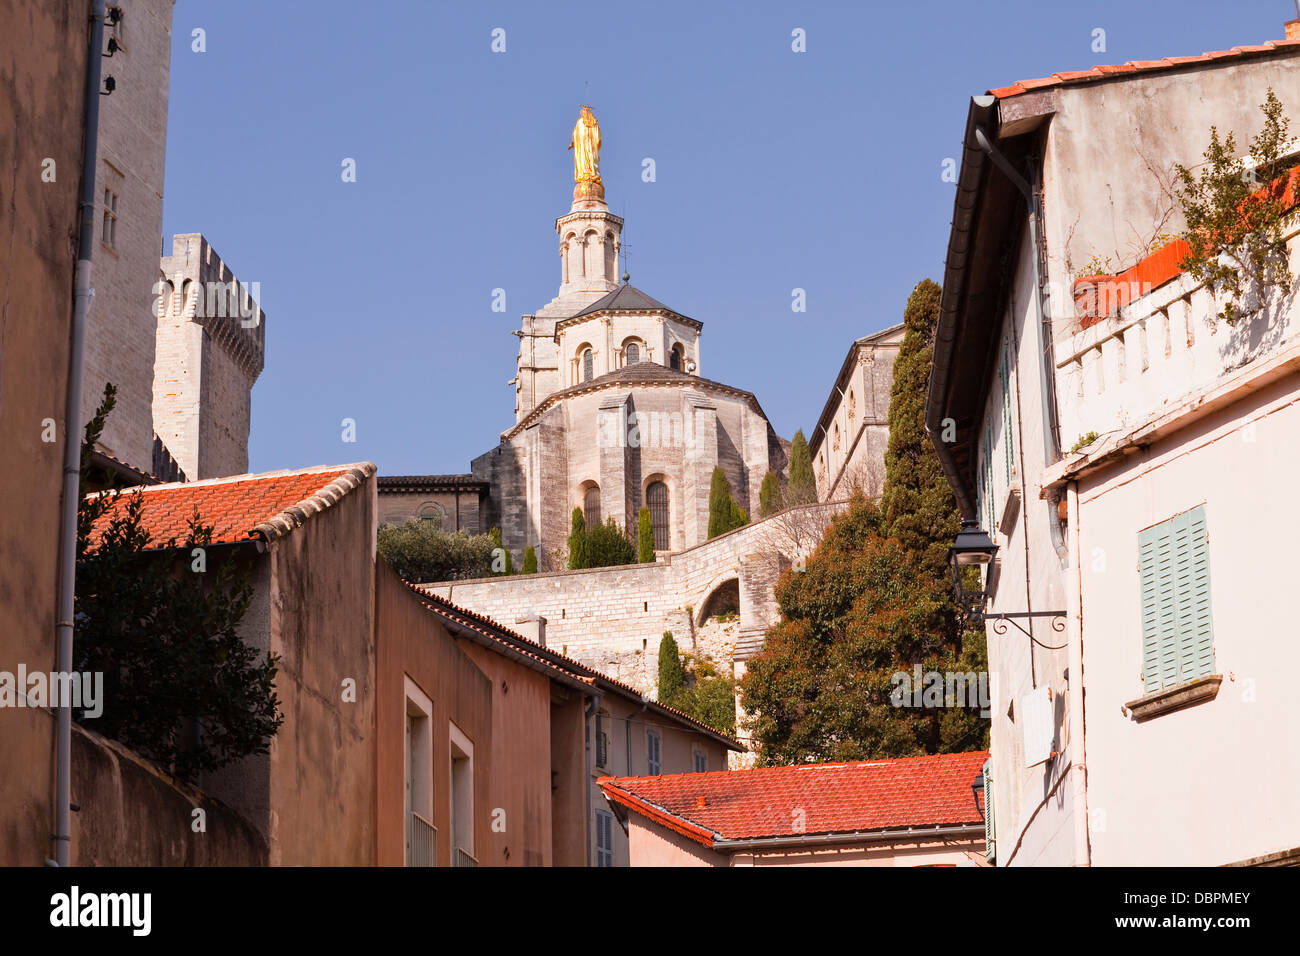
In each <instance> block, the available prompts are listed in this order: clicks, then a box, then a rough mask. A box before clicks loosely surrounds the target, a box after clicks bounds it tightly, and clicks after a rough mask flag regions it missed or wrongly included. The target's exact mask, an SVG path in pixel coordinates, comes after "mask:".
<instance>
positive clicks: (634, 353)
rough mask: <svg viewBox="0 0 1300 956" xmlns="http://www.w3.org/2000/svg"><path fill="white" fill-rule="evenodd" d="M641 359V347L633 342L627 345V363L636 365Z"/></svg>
mask: <svg viewBox="0 0 1300 956" xmlns="http://www.w3.org/2000/svg"><path fill="white" fill-rule="evenodd" d="M639 361H641V349H640V348H639V347H638V346H637V344H636V343H635V342H633V343H631V344H630V345H628V347H627V364H628V365H635V364H636V363H637V362H639Z"/></svg>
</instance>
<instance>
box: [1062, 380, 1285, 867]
mask: <svg viewBox="0 0 1300 956" xmlns="http://www.w3.org/2000/svg"><path fill="white" fill-rule="evenodd" d="M1297 435H1300V375H1295V374H1293V375H1291V376H1289V377H1288V378H1286V379H1284V380H1281V381H1279V382H1277V383H1275V384H1274V385H1272V386H1270V387H1267V388H1265V389H1262V390H1260V391H1258V392H1255V393H1254V394H1252V395H1251V396H1250V397H1249V398H1247V399H1245V400H1243V401H1242V402H1240V403H1238V404H1236V405H1233V406H1230V407H1228V408H1226V409H1224V410H1223V411H1221V412H1219V413H1218V414H1216V415H1213V416H1211V417H1209V418H1207V419H1205V420H1203V421H1201V422H1198V423H1197V424H1195V425H1194V426H1192V427H1189V428H1187V429H1186V430H1184V431H1182V432H1179V433H1178V434H1176V435H1174V436H1172V437H1170V438H1168V439H1166V440H1164V441H1160V442H1157V443H1156V444H1154V445H1152V446H1150V447H1149V448H1146V449H1143V450H1135V453H1134V454H1133V455H1131V456H1130V457H1128V458H1126V459H1125V460H1124V461H1123V462H1122V463H1121V464H1119V465H1117V466H1116V467H1114V468H1112V469H1109V470H1107V471H1105V472H1103V473H1101V474H1098V475H1097V476H1095V477H1090V478H1088V479H1086V480H1084V481H1081V482H1080V490H1079V512H1080V529H1079V530H1080V541H1081V551H1082V554H1083V556H1084V560H1083V562H1082V572H1083V573H1082V593H1083V649H1084V673H1085V675H1086V682H1087V691H1088V697H1087V701H1088V703H1087V719H1088V805H1089V811H1090V813H1089V819H1090V827H1089V837H1090V840H1091V844H1092V860H1093V863H1094V864H1097V865H1103V866H1108V865H1150V864H1162V865H1198V866H1199V865H1211V866H1212V865H1220V864H1224V863H1230V862H1234V861H1237V860H1242V859H1245V858H1248V857H1252V856H1259V855H1263V854H1266V853H1269V852H1273V851H1276V850H1282V849H1290V848H1293V847H1297V846H1300V818H1298V817H1297V815H1296V812H1295V811H1296V807H1300V751H1297V749H1296V747H1295V745H1294V742H1295V740H1296V739H1297V738H1298V737H1300V711H1298V710H1297V709H1296V706H1295V695H1294V691H1293V686H1292V682H1293V677H1294V675H1295V673H1297V671H1300V644H1298V643H1297V641H1296V634H1297V627H1296V622H1295V612H1294V608H1293V607H1292V606H1291V604H1290V603H1289V600H1288V599H1289V597H1290V595H1291V594H1292V593H1293V592H1294V590H1295V562H1294V560H1293V556H1292V555H1291V554H1290V553H1289V552H1290V551H1291V547H1290V541H1291V539H1290V537H1289V536H1288V535H1287V534H1286V532H1285V527H1286V522H1285V520H1280V515H1279V513H1278V511H1277V510H1276V508H1275V505H1276V504H1277V503H1279V502H1282V501H1286V500H1288V499H1289V497H1290V491H1291V489H1292V487H1293V485H1294V480H1295V475H1296V474H1297V473H1300V445H1298V444H1297V442H1296V440H1295V439H1296V436H1297ZM1198 505H1204V507H1205V512H1206V518H1207V522H1208V526H1209V549H1210V550H1209V553H1210V591H1211V593H1210V604H1211V613H1212V616H1213V617H1212V626H1213V633H1214V673H1216V674H1222V675H1223V683H1222V684H1221V686H1220V688H1219V692H1218V695H1217V696H1216V697H1215V698H1214V699H1213V700H1211V701H1208V702H1203V703H1199V704H1196V705H1194V706H1192V707H1189V708H1186V709H1183V710H1180V711H1176V712H1173V713H1166V714H1162V715H1160V716H1157V717H1155V718H1152V719H1150V720H1146V721H1143V722H1142V723H1138V722H1136V721H1135V720H1133V719H1132V718H1131V717H1128V716H1126V715H1125V714H1124V713H1123V712H1122V710H1121V705H1122V704H1124V703H1125V702H1127V701H1130V700H1133V699H1135V698H1138V697H1140V696H1142V692H1143V691H1142V680H1141V673H1142V621H1141V597H1140V594H1139V579H1138V574H1137V560H1138V558H1137V540H1138V532H1139V531H1140V530H1142V529H1143V528H1146V527H1148V526H1150V525H1152V524H1155V523H1157V522H1160V521H1164V520H1165V519H1167V518H1170V517H1172V516H1173V515H1176V514H1179V513H1181V512H1183V511H1186V510H1188V509H1190V508H1194V507H1196V506H1198Z"/></svg>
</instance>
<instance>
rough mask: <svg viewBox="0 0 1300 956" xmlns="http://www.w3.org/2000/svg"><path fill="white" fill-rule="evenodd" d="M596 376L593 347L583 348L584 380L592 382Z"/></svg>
mask: <svg viewBox="0 0 1300 956" xmlns="http://www.w3.org/2000/svg"><path fill="white" fill-rule="evenodd" d="M594 376H595V362H594V360H593V358H592V354H591V349H583V350H582V380H583V381H584V382H590V381H591V380H592V378H593V377H594Z"/></svg>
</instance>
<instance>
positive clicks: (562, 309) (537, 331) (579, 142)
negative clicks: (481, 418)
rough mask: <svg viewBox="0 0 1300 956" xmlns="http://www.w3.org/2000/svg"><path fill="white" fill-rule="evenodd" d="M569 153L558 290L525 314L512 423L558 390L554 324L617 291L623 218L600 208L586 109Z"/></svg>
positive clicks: (591, 116)
mask: <svg viewBox="0 0 1300 956" xmlns="http://www.w3.org/2000/svg"><path fill="white" fill-rule="evenodd" d="M569 149H571V150H573V183H574V185H573V204H572V205H571V206H570V207H569V211H568V213H566V214H565V215H563V216H561V217H560V218H559V219H556V220H555V232H556V234H557V235H558V236H559V237H560V247H559V252H560V290H559V292H558V293H557V294H556V296H555V298H554V299H552V300H551V301H550V302H548V303H547V304H546V305H544V306H543V307H542V308H540V309H538V310H537V311H536V312H535V313H534V314H532V315H525V316H524V317H523V323H522V325H521V327H520V328H519V330H518V331H516V332H515V333H514V334H515V335H517V336H519V363H518V374H517V375H516V376H515V378H514V381H513V382H512V383H511V384H513V385H514V386H515V421H519V420H521V419H522V418H523V417H524V416H526V415H527V414H528V413H529V412H530V411H532V410H533V408H535V407H536V406H537V404H538V403H539V402H541V401H542V400H543V399H544V398H546V396H547V395H549V394H550V393H551V392H554V391H556V390H557V389H559V388H560V387H561V382H560V369H559V353H558V352H557V350H556V344H555V323H556V321H557V320H559V319H567V318H568V317H569V316H572V315H576V314H577V313H579V312H581V311H582V310H583V309H585V308H586V307H587V306H589V305H591V304H592V303H593V302H595V301H596V300H597V299H599V298H600V297H601V296H604V295H607V294H609V293H610V292H613V291H614V290H615V289H617V288H618V267H619V243H620V241H621V237H622V234H623V220H622V219H621V218H619V217H618V216H615V215H614V214H613V213H611V212H610V211H609V207H608V206H607V205H606V204H605V184H604V183H603V182H602V181H601V178H600V126H599V125H598V124H597V122H596V114H595V113H593V112H592V110H591V107H589V106H583V107H582V108H581V112H580V115H579V116H578V121H577V122H576V123H575V124H574V126H573V136H572V139H571V140H570V142H569Z"/></svg>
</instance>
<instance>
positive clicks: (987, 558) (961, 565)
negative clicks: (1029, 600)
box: [948, 520, 1065, 650]
mask: <svg viewBox="0 0 1300 956" xmlns="http://www.w3.org/2000/svg"><path fill="white" fill-rule="evenodd" d="M997 553H998V546H997V545H996V544H994V543H993V539H992V538H990V537H989V536H988V533H987V532H985V531H984V530H983V529H982V528H981V527H980V526H979V522H978V521H973V520H965V521H962V523H961V530H960V531H958V532H957V537H956V538H955V539H954V540H953V543H952V547H951V548H949V549H948V567H949V568H950V569H951V570H952V596H953V600H955V601H956V602H957V606H958V607H959V608H961V612H962V614H964V615H965V616H966V620H967V621H968V622H969V623H971V624H980V623H982V622H983V621H984V619H985V614H986V610H987V607H988V603H989V596H990V595H989V582H990V581H991V579H992V575H991V574H990V573H989V571H988V570H986V571H985V573H984V575H983V583H982V584H979V585H976V586H973V587H967V584H966V582H967V574H966V570H967V569H968V568H973V567H983V568H986V569H989V568H990V566H991V565H992V564H993V558H994V556H995V555H996V554H997ZM988 616H989V618H990V619H991V620H992V622H993V632H994V633H995V634H1005V633H1006V632H1007V622H1008V621H1010V622H1011V623H1012V624H1015V619H1016V618H1022V619H1023V618H1035V617H1048V618H1051V619H1052V630H1054V631H1058V632H1059V631H1064V630H1065V612H1064V611H1016V612H1005V613H1004V612H995V613H994V614H992V615H988ZM1015 626H1016V627H1017V628H1018V629H1019V630H1021V631H1024V633H1025V634H1027V635H1028V636H1029V639H1030V640H1032V641H1034V642H1035V643H1039V642H1038V641H1037V640H1036V639H1035V638H1034V635H1033V634H1032V633H1031V632H1030V631H1028V630H1025V628H1024V627H1022V626H1021V625H1019V624H1016V625H1015ZM1042 646H1043V647H1047V648H1050V649H1051V650H1060V649H1061V647H1064V646H1065V645H1061V647H1057V646H1056V645H1051V644H1043V645H1042Z"/></svg>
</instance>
